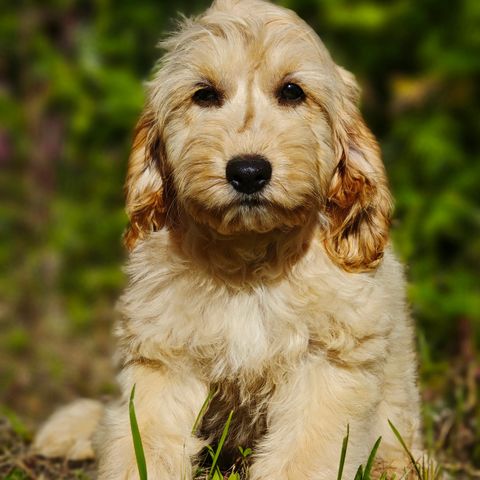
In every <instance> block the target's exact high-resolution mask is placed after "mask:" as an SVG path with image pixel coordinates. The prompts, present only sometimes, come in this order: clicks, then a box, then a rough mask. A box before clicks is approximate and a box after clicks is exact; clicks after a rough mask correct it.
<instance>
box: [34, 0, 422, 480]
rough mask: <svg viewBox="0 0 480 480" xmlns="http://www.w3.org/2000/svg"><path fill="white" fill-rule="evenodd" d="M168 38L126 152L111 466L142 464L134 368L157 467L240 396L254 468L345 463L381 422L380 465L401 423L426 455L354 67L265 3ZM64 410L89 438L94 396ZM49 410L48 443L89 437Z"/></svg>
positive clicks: (179, 470)
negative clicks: (125, 254)
mask: <svg viewBox="0 0 480 480" xmlns="http://www.w3.org/2000/svg"><path fill="white" fill-rule="evenodd" d="M164 47H165V49H166V54H165V56H164V57H163V59H162V62H161V64H160V66H159V68H158V70H157V72H156V74H155V77H154V79H153V81H151V82H150V84H149V88H148V98H147V102H146V106H145V110H144V112H143V114H142V117H141V119H140V121H139V123H138V126H137V128H136V132H135V138H134V142H133V149H132V153H131V157H130V161H129V168H128V176H127V183H126V197H127V212H128V215H129V218H130V225H129V227H128V230H127V232H126V235H125V241H126V245H127V246H128V248H129V249H130V250H131V255H130V260H129V263H128V267H127V273H128V276H129V279H130V282H129V286H128V288H127V289H126V292H125V294H124V295H123V297H122V300H121V302H120V312H121V319H120V321H119V322H118V324H117V326H116V330H115V332H116V336H117V339H118V360H119V363H120V366H121V373H120V375H119V382H120V386H121V389H122V397H121V399H120V400H119V401H118V402H117V403H116V404H114V405H110V406H108V407H107V408H106V410H105V412H104V414H103V419H102V420H101V422H100V426H99V427H98V428H96V427H95V429H96V434H95V438H96V439H95V445H96V452H97V454H98V459H99V479H100V480H118V479H129V480H131V479H137V478H138V473H137V466H136V461H135V454H134V449H133V443H132V436H131V432H130V424H129V415H128V399H129V396H130V392H131V390H132V388H133V386H134V385H136V398H135V405H136V412H137V417H138V423H139V428H140V432H141V435H142V440H143V445H144V449H145V455H146V460H147V467H148V472H149V477H150V478H152V479H161V480H179V479H183V478H185V479H188V478H192V465H194V464H195V459H196V457H197V455H198V454H199V452H200V450H201V449H202V447H203V446H205V444H206V443H207V442H215V440H216V439H217V440H218V438H219V436H220V434H221V432H222V429H223V426H224V424H225V421H226V419H227V417H228V415H229V412H230V411H231V410H233V420H232V424H231V427H230V435H229V437H228V440H227V444H226V446H225V447H224V450H225V451H226V452H228V451H231V452H235V451H236V450H237V449H238V446H242V447H251V448H252V449H253V452H254V454H253V457H252V465H251V468H250V472H249V478H250V479H251V480H287V479H288V480H332V479H333V478H336V476H337V471H338V465H339V457H340V450H341V444H342V438H343V437H344V435H345V433H346V431H347V426H349V429H350V441H349V445H348V452H347V458H346V463H345V468H344V478H345V479H348V480H350V479H353V477H354V475H355V472H356V470H357V468H358V466H359V465H360V464H362V463H363V464H365V461H366V459H367V457H368V454H369V452H370V450H371V448H372V446H373V444H374V443H375V441H376V440H377V439H378V437H380V436H381V437H382V442H381V445H380V449H379V451H378V455H377V465H376V471H377V473H376V475H377V477H376V478H378V477H379V476H380V474H381V472H383V471H387V472H389V473H391V474H393V473H396V474H397V475H398V474H401V473H403V472H404V468H407V470H408V468H409V465H408V464H409V461H408V458H407V457H406V455H405V454H404V451H403V449H402V447H401V445H400V444H399V443H398V441H397V440H396V439H395V438H394V436H393V434H392V432H391V430H390V428H389V426H388V420H391V421H392V423H393V424H394V425H395V426H396V427H397V429H398V430H399V431H400V432H401V434H402V436H403V438H404V440H405V442H406V444H407V445H408V447H409V448H410V449H411V450H412V451H413V452H414V454H415V455H420V452H421V434H420V429H419V428H420V421H419V418H420V416H419V395H418V390H417V386H416V372H415V371H416V358H415V353H414V343H413V328H412V323H411V320H410V318H409V314H408V308H407V305H406V302H405V280H404V277H403V273H402V267H401V266H400V265H399V263H398V262H397V260H396V259H395V257H394V255H393V253H392V251H391V249H390V247H389V245H388V229H389V223H390V214H391V210H392V201H391V196H390V193H389V190H388V185H387V179H386V176H385V171H384V167H383V164H382V161H381V158H380V152H379V149H378V146H377V143H376V141H375V139H374V137H373V136H372V134H371V133H370V131H369V130H368V128H367V126H366V125H365V123H364V121H363V119H362V117H361V114H360V112H359V110H358V108H357V102H358V96H359V89H358V87H357V84H356V83H355V80H354V78H353V76H352V75H351V74H350V73H348V72H346V71H345V70H344V69H343V68H341V67H339V66H337V65H335V63H334V62H333V61H332V59H331V57H330V55H329V53H328V52H327V50H326V49H325V47H324V45H323V44H322V42H321V41H320V39H319V38H318V37H317V35H316V34H315V33H314V32H313V30H312V29H311V28H310V27H309V26H308V25H307V24H306V23H305V22H303V21H302V20H301V19H299V18H298V17H297V16H296V15H295V14H294V13H293V12H291V11H289V10H286V9H284V8H280V7H277V6H274V5H273V4H270V3H267V2H264V1H262V0H217V1H216V2H214V4H213V5H212V7H211V8H210V9H209V10H207V11H206V13H205V14H203V15H202V16H200V17H198V18H196V19H187V20H184V22H183V24H182V25H181V27H180V29H179V30H178V32H176V33H175V34H174V35H172V36H171V37H170V38H169V39H168V40H167V41H166V42H165V43H164ZM209 392H215V395H214V397H213V399H212V401H211V402H210V405H209V408H208V410H207V412H206V414H205V415H204V417H203V419H202V422H201V426H200V427H199V429H198V431H197V432H193V433H192V427H193V425H194V423H195V420H196V418H197V415H198V413H199V411H200V410H201V407H202V404H203V403H204V401H205V399H206V398H207V396H208V395H209ZM69 408H70V410H69V412H68V413H69V415H70V418H72V417H75V414H76V417H75V418H76V419H77V420H76V423H77V424H79V425H80V424H82V423H83V426H85V424H84V422H82V419H85V418H92V417H93V418H94V419H95V421H92V422H90V423H91V424H92V426H91V427H88V428H86V429H87V430H89V432H88V435H86V434H85V432H84V433H83V434H82V441H83V444H81V445H83V446H84V447H85V451H87V450H88V448H89V444H88V442H87V443H85V438H86V437H88V436H89V435H90V433H92V430H94V427H93V425H94V424H96V418H97V417H98V416H99V410H98V405H94V404H89V406H87V408H85V405H84V406H83V407H82V408H83V410H82V412H83V413H81V414H80V413H79V409H80V407H78V409H77V407H76V406H74V407H69ZM89 412H90V413H89ZM61 418H62V416H61V415H60V419H61ZM63 418H66V417H65V416H64V417H63ZM59 421H60V423H62V420H59ZM57 423H58V422H57ZM71 424H72V422H71ZM73 424H75V422H73ZM51 425H52V424H50V429H49V427H48V425H47V427H46V429H44V430H43V432H41V435H39V437H38V438H37V442H36V446H37V448H38V451H42V445H44V446H45V445H47V444H49V445H50V448H53V447H58V448H57V450H56V452H57V454H58V453H59V451H61V450H62V447H61V444H62V442H63V445H66V444H69V445H70V447H71V448H74V447H75V446H78V441H77V440H71V441H70V443H68V441H67V440H66V439H65V437H62V436H61V435H60V436H59V435H58V430H57V434H55V428H53V427H52V426H51ZM76 430H78V428H77V427H75V425H74V426H73V428H72V432H71V438H75V437H74V435H75V431H76ZM84 430H85V428H84ZM42 435H43V437H42ZM49 435H50V436H49ZM59 444H60V446H59ZM43 451H44V452H45V448H44V450H43ZM77 456H78V455H77Z"/></svg>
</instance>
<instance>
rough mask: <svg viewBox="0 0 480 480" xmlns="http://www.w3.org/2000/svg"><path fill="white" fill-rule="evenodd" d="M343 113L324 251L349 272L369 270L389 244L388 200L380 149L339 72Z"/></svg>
mask: <svg viewBox="0 0 480 480" xmlns="http://www.w3.org/2000/svg"><path fill="white" fill-rule="evenodd" d="M339 74H340V76H341V78H342V82H343V85H344V92H345V93H344V97H343V98H342V107H340V108H339V109H338V111H337V116H336V119H335V121H334V137H335V150H336V156H337V167H336V170H335V172H334V175H333V178H332V182H331V184H330V190H329V194H328V201H327V215H328V217H329V227H328V232H327V234H326V236H325V240H324V243H325V247H326V250H327V252H328V254H329V256H330V257H331V258H332V260H333V261H334V262H335V263H337V264H338V265H340V266H341V267H342V268H344V269H345V270H347V271H349V272H361V271H369V270H373V269H374V268H375V267H377V265H378V264H379V263H380V261H381V259H382V257H383V252H384V249H385V246H386V244H387V241H388V231H389V226H390V218H391V212H392V199H391V195H390V191H389V188H388V182H387V178H386V174H385V169H384V166H383V162H382V159H381V155H380V150H379V147H378V144H377V142H376V140H375V138H374V136H373V135H372V133H371V132H370V131H369V129H368V128H367V126H366V125H365V122H364V120H363V118H362V117H361V114H360V112H359V110H358V108H357V101H358V95H359V89H358V86H357V84H356V82H355V79H354V77H353V75H351V74H350V73H348V72H347V71H345V70H343V69H341V68H339Z"/></svg>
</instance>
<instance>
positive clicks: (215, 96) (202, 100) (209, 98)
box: [192, 86, 223, 108]
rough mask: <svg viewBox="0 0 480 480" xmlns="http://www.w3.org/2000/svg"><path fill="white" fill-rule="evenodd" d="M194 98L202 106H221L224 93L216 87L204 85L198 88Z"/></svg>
mask: <svg viewBox="0 0 480 480" xmlns="http://www.w3.org/2000/svg"><path fill="white" fill-rule="evenodd" d="M192 100H193V101H194V102H195V103H196V104H197V105H198V106H200V107H204V108H208V107H221V106H222V103H223V98H222V94H221V93H220V92H219V91H218V90H217V89H216V88H215V87H211V86H208V87H203V88H200V89H199V90H197V91H196V92H195V93H194V94H193V97H192Z"/></svg>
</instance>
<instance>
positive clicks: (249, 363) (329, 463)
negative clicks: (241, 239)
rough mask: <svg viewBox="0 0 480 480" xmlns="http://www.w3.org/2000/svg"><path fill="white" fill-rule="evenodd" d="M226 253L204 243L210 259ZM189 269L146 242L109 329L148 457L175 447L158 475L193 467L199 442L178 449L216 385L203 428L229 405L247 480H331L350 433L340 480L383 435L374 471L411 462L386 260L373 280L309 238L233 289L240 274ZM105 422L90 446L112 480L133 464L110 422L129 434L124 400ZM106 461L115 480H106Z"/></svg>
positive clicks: (399, 331)
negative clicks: (405, 446)
mask: <svg viewBox="0 0 480 480" xmlns="http://www.w3.org/2000/svg"><path fill="white" fill-rule="evenodd" d="M312 233H313V234H316V233H318V232H312ZM279 235H280V236H281V234H279ZM222 247H223V248H224V246H223V245H221V244H219V243H215V242H213V243H212V245H210V248H212V249H213V250H214V251H215V252H216V253H218V251H217V250H216V249H221V248H222ZM228 251H229V250H228ZM192 262H194V259H192V258H191V257H190V254H188V255H187V254H185V253H184V252H182V251H181V249H178V246H176V245H175V244H172V242H171V238H170V234H168V233H165V232H159V233H157V234H154V235H152V236H151V238H150V239H149V240H147V241H146V242H144V243H143V245H142V246H141V247H139V248H138V249H137V250H136V251H135V252H134V254H133V255H132V259H131V263H130V266H129V273H130V275H131V278H132V279H133V281H132V284H131V286H130V288H129V289H128V290H127V293H126V295H125V296H124V298H123V302H122V312H123V313H124V315H125V317H124V318H125V319H124V321H123V322H121V325H120V328H119V329H118V330H117V334H118V335H119V338H120V342H121V345H122V348H121V350H122V354H121V356H122V358H123V359H124V362H125V364H127V365H128V367H126V368H125V370H124V373H123V375H122V383H123V384H124V387H125V402H126V399H127V397H128V393H129V389H130V387H131V385H132V384H133V383H136V384H137V398H139V399H140V398H142V397H141V396H140V395H142V394H141V392H142V391H143V395H144V399H143V401H144V402H145V405H144V406H143V407H142V406H141V405H142V403H141V402H142V400H137V405H138V407H137V409H139V412H140V413H139V414H138V415H139V416H140V422H141V426H143V430H142V432H143V435H146V438H151V439H152V444H151V445H150V448H151V453H150V456H151V457H155V455H160V456H163V454H161V453H160V452H164V451H168V449H169V448H170V449H171V451H170V452H171V453H170V454H168V455H165V458H164V459H163V462H165V465H163V464H162V465H159V466H158V468H159V470H158V472H159V473H157V476H158V478H165V476H166V478H170V477H168V475H170V476H171V478H172V479H173V478H177V477H178V472H180V471H183V470H184V469H187V471H189V470H188V468H189V467H188V460H189V455H193V454H194V453H196V452H197V451H198V447H199V443H197V442H193V443H192V446H191V450H190V449H188V445H189V444H188V442H187V443H185V442H186V440H187V439H189V438H190V431H191V428H192V425H193V423H194V421H195V417H196V415H197V413H198V412H199V411H200V408H201V405H202V403H203V400H204V399H205V398H206V396H207V394H208V391H209V390H211V389H218V394H217V395H218V399H217V401H213V402H212V405H211V408H210V409H209V412H208V413H207V415H206V417H205V419H204V423H205V425H204V428H203V430H202V431H203V432H204V433H205V434H208V435H209V436H210V437H211V438H219V436H220V433H221V431H222V429H223V426H224V424H225V421H226V419H227V417H228V413H229V412H230V410H232V409H233V410H234V417H233V423H232V427H231V429H230V431H231V436H230V440H229V443H230V446H231V448H234V449H235V448H236V447H237V446H238V445H240V446H243V447H245V446H253V448H254V451H255V454H256V457H255V461H254V464H253V467H252V472H251V478H259V479H260V478H262V479H264V478H265V479H267V478H272V479H273V478H275V479H281V478H285V479H286V478H292V479H301V478H305V479H307V478H308V479H331V478H334V475H335V473H336V471H337V469H338V462H339V450H340V446H341V440H342V437H343V436H344V435H345V432H346V428H347V424H349V425H350V432H351V436H350V445H349V450H348V457H347V458H348V464H347V469H346V472H345V478H353V475H354V473H355V472H354V470H356V468H357V467H358V466H359V465H360V464H361V463H364V462H365V460H366V458H367V457H368V453H369V451H370V449H371V447H372V446H373V443H374V442H375V440H376V439H377V438H378V437H379V436H382V437H383V441H382V448H381V449H380V455H381V458H382V460H383V462H384V463H385V464H386V465H391V466H394V467H395V466H396V467H401V466H405V465H406V464H407V462H406V459H405V458H404V456H403V454H402V450H401V447H400V445H398V442H397V441H395V440H394V439H393V437H392V434H391V432H390V431H389V427H388V423H387V419H390V420H391V421H392V422H393V423H394V424H395V425H396V426H397V428H398V429H399V430H400V431H402V434H403V435H404V437H405V438H406V439H407V442H408V443H409V444H410V445H411V446H413V448H414V449H416V450H418V449H419V447H420V438H419V433H418V427H419V425H418V411H417V409H418V394H417V390H416V386H415V382H414V379H415V365H416V363H415V356H414V351H413V345H412V329H411V324H410V321H409V320H408V315H407V312H406V306H405V300H404V296H403V287H402V285H403V283H404V280H403V276H402V270H401V267H400V266H399V264H398V263H397V262H396V261H395V259H394V258H393V256H392V254H391V253H387V254H386V256H385V259H384V261H383V262H382V265H381V267H379V268H378V269H377V270H376V272H374V273H370V274H358V275H352V274H349V273H346V272H344V271H342V270H341V269H338V268H335V267H333V266H332V264H331V260H330V259H329V258H328V257H327V256H326V255H325V253H324V250H323V248H322V246H321V244H320V243H319V242H316V241H313V243H312V244H310V247H309V249H308V250H307V252H305V253H304V255H303V256H302V257H301V258H300V259H299V260H298V261H297V263H296V264H295V265H294V266H293V267H292V268H291V269H290V271H289V273H288V274H282V275H280V277H279V278H273V279H270V280H267V279H265V278H263V279H261V280H260V281H259V282H255V281H253V280H250V281H248V282H245V283H240V285H241V287H240V286H239V284H237V282H238V279H237V278H235V281H233V285H231V284H229V283H227V282H226V281H225V279H224V278H217V277H216V276H215V275H214V274H212V273H213V272H212V271H209V269H208V268H205V269H199V268H198V264H197V263H192ZM205 267H207V265H205ZM212 268H213V269H214V267H212ZM165 378H170V379H171V381H172V382H173V384H172V383H167V384H165V383H164V382H165ZM173 386H174V387H175V388H174V390H173V391H172V388H173ZM152 403H153V404H154V405H152ZM141 415H144V416H145V417H144V418H143V419H142V418H141ZM170 417H173V418H175V421H174V420H173V419H172V418H170ZM122 418H123V422H120V419H122ZM166 418H168V419H169V420H168V422H166ZM111 419H112V420H111V421H112V422H114V425H111V424H110V425H108V426H106V427H105V428H106V430H105V433H106V437H103V436H102V437H101V441H99V442H98V443H99V445H100V448H101V450H103V449H104V448H105V447H104V446H106V449H107V452H104V454H103V455H102V456H101V458H103V459H104V463H103V468H104V469H105V470H104V471H105V478H121V477H120V476H115V475H120V472H122V471H124V470H125V468H126V466H127V465H130V464H129V462H130V460H131V459H128V457H126V452H125V451H124V452H123V454H121V455H118V453H117V451H116V448H117V446H115V447H114V448H113V447H112V441H111V439H112V437H111V436H112V435H113V438H115V437H116V436H117V435H118V428H120V425H118V423H119V422H120V423H124V425H122V427H121V428H123V429H125V431H126V432H127V436H128V431H129V427H128V415H127V410H126V403H123V404H122V406H121V407H120V408H119V410H117V411H116V412H115V414H114V415H112V417H111ZM180 420H181V421H180ZM182 422H184V423H182ZM165 423H168V424H169V426H168V429H166V426H165ZM112 427H113V428H112ZM173 438H176V439H177V442H172V439H173ZM125 450H126V451H131V448H130V445H129V444H128V445H126V449H125ZM153 452H159V453H157V454H155V453H153ZM174 452H176V453H177V459H176V461H175V460H174V458H175V456H174ZM120 459H121V461H120V463H119V460H120ZM159 461H160V460H159ZM125 462H126V463H125ZM107 465H108V467H107ZM113 465H115V466H116V467H118V468H119V470H118V471H117V470H115V472H116V473H115V474H114V475H111V474H110V475H111V477H110V476H108V474H107V473H106V472H110V471H111V469H112V468H113V467H112V466H113ZM132 468H133V469H134V467H132ZM168 472H170V473H168ZM101 478H103V477H101Z"/></svg>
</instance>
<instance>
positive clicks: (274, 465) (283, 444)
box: [249, 358, 380, 480]
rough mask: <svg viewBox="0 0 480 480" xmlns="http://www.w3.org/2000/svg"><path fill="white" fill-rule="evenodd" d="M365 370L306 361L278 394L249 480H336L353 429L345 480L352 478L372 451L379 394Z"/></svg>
mask: <svg viewBox="0 0 480 480" xmlns="http://www.w3.org/2000/svg"><path fill="white" fill-rule="evenodd" d="M378 383H379V382H378V379H377V377H376V375H374V374H373V373H368V372H366V371H365V370H355V369H347V368H342V367H339V366H335V365H334V364H331V363H329V362H328V361H327V360H325V359H319V358H317V359H310V360H307V361H306V362H305V363H304V364H303V365H302V366H300V367H298V369H297V370H295V371H294V372H292V374H291V375H290V377H289V378H287V379H286V381H285V383H283V384H282V385H279V386H278V387H277V390H276V392H275V394H274V395H273V397H272V399H271V402H270V405H269V411H268V414H267V422H268V426H267V433H266V435H265V437H264V438H263V439H262V440H261V442H260V443H259V445H257V446H256V448H255V449H254V450H255V451H254V453H255V460H254V462H253V464H252V467H251V472H250V477H249V478H250V480H332V479H333V478H336V477H337V472H338V466H339V463H340V452H341V448H342V439H343V437H344V436H345V434H346V432H347V425H349V427H350V440H349V444H348V451H347V458H346V462H345V468H344V476H343V478H346V479H352V478H353V477H354V476H355V472H356V470H357V468H358V466H359V465H360V464H362V463H364V462H365V460H366V459H367V457H368V454H369V452H370V449H371V448H372V446H373V443H374V442H375V440H376V439H374V438H373V437H374V435H373V432H372V428H371V424H372V422H373V418H374V416H373V415H372V414H373V412H374V411H375V408H376V405H377V403H378V399H379V396H380V389H379V386H378Z"/></svg>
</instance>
